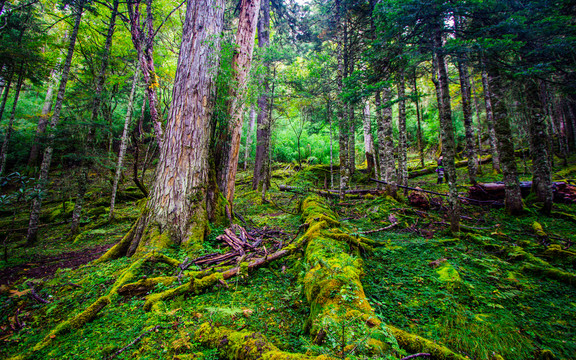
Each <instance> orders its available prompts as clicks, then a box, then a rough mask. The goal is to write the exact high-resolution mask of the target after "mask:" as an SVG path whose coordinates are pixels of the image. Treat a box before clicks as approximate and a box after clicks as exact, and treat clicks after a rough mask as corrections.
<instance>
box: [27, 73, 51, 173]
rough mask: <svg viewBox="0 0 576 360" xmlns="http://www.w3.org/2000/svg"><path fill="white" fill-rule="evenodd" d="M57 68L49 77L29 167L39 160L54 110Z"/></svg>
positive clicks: (29, 158)
mask: <svg viewBox="0 0 576 360" xmlns="http://www.w3.org/2000/svg"><path fill="white" fill-rule="evenodd" d="M56 77H57V73H56V69H52V71H50V77H49V79H48V90H46V97H45V98H44V105H43V106H42V113H41V114H40V117H39V118H38V127H37V128H36V136H35V138H34V142H32V148H31V149H30V156H29V157H28V167H30V168H33V167H35V166H36V163H37V162H38V153H39V152H40V144H41V142H42V141H41V139H42V136H43V135H44V133H45V132H46V128H47V127H48V119H49V118H50V112H51V111H52V98H53V97H54V84H56V80H57V79H56Z"/></svg>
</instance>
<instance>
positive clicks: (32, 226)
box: [26, 1, 84, 246]
mask: <svg viewBox="0 0 576 360" xmlns="http://www.w3.org/2000/svg"><path fill="white" fill-rule="evenodd" d="M74 10H75V11H76V14H75V15H76V16H75V21H74V28H73V29H72V33H71V34H70V43H69V45H68V53H67V55H66V60H65V61H64V67H63V68H62V77H61V79H60V85H59V86H58V93H57V95H56V103H55V105H54V112H53V113H52V119H51V121H50V134H49V135H48V141H47V144H46V149H45V150H44V157H43V158H42V164H41V165H40V176H39V177H38V180H37V181H36V185H35V186H34V193H35V194H37V195H36V197H34V199H33V200H32V206H31V210H30V222H29V224H28V234H27V235H26V244H27V245H29V246H30V245H33V244H34V243H35V242H36V239H37V237H38V224H39V222H40V210H41V209H42V197H43V196H44V191H45V188H46V184H47V183H48V172H49V171H50V164H51V163H52V153H53V151H54V148H53V146H54V137H55V134H54V130H56V126H57V125H58V122H59V121H60V112H61V111H62V105H63V103H64V94H65V93H66V84H67V83H68V75H69V74H70V66H71V65H72V56H73V55H74V47H75V45H76V38H77V37H78V29H79V28H80V21H81V20H82V12H83V10H84V1H80V2H79V3H78V5H77V7H76V8H75V9H74Z"/></svg>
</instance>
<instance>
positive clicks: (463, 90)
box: [458, 60, 478, 185]
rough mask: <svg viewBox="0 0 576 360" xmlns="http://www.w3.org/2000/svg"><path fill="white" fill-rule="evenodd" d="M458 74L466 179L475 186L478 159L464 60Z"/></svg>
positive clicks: (468, 75)
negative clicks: (464, 137)
mask: <svg viewBox="0 0 576 360" xmlns="http://www.w3.org/2000/svg"><path fill="white" fill-rule="evenodd" d="M458 74H459V76H460V94H461V97H462V113H463V114H464V130H465V132H466V157H467V159H468V179H469V181H470V183H471V184H472V185H474V184H476V176H477V173H478V159H477V158H476V149H475V146H474V141H475V139H474V127H473V125H472V95H471V93H470V74H469V72H468V65H467V64H466V62H465V61H464V60H458Z"/></svg>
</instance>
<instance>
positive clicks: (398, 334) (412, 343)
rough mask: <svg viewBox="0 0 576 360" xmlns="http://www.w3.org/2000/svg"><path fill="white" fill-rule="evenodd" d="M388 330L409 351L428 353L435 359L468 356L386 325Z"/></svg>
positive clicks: (461, 358)
mask: <svg viewBox="0 0 576 360" xmlns="http://www.w3.org/2000/svg"><path fill="white" fill-rule="evenodd" d="M387 329H388V331H390V333H392V335H394V337H395V338H396V340H397V341H398V345H400V347H401V348H402V349H404V350H406V351H408V352H409V353H419V352H424V353H429V354H430V355H432V358H433V359H435V360H465V359H467V358H468V357H464V356H462V355H458V354H456V353H455V352H453V351H452V350H450V349H448V348H447V347H444V346H442V345H439V344H437V343H435V342H433V341H431V340H428V339H425V338H423V337H420V336H418V335H414V334H410V333H407V332H406V331H403V330H400V329H397V328H395V327H394V326H390V325H388V326H387Z"/></svg>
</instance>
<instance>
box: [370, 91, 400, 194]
mask: <svg viewBox="0 0 576 360" xmlns="http://www.w3.org/2000/svg"><path fill="white" fill-rule="evenodd" d="M382 94H383V95H384V98H383V99H381V98H380V92H379V91H378V92H376V98H375V102H376V113H377V115H378V155H379V160H380V180H382V181H385V182H387V183H388V184H390V185H387V186H386V192H387V193H388V195H390V196H393V197H395V196H396V191H397V188H396V167H395V164H394V139H393V137H392V107H391V106H390V105H389V102H390V100H391V99H390V97H391V95H390V89H389V88H388V87H384V88H383V89H382ZM382 100H383V102H384V104H382ZM382 106H385V107H384V108H382Z"/></svg>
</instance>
